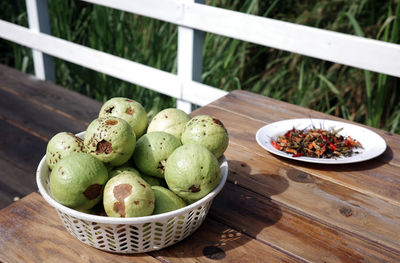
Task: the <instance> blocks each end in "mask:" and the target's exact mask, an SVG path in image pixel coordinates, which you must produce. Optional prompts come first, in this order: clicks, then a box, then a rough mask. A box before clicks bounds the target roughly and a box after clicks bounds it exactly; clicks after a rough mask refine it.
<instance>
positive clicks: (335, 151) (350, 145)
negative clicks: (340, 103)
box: [271, 128, 363, 158]
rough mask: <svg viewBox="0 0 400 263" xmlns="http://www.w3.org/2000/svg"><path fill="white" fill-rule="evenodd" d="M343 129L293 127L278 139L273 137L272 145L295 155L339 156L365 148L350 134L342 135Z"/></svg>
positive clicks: (315, 156) (350, 154)
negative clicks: (301, 128) (302, 128)
mask: <svg viewBox="0 0 400 263" xmlns="http://www.w3.org/2000/svg"><path fill="white" fill-rule="evenodd" d="M341 130H342V129H338V130H334V129H331V130H330V131H328V130H324V129H316V128H312V129H304V130H298V129H296V128H293V129H291V130H289V131H287V132H286V133H285V134H284V135H280V136H278V137H277V138H276V140H274V139H271V145H272V146H273V147H274V148H276V149H277V150H279V151H283V152H286V153H289V154H292V156H293V157H300V156H305V157H313V158H337V157H350V156H352V155H353V154H357V153H358V152H357V151H356V152H354V151H353V149H357V148H363V147H362V145H361V143H360V142H358V141H356V140H355V139H353V138H351V137H350V136H348V137H345V136H342V135H340V134H339V132H340V131H341Z"/></svg>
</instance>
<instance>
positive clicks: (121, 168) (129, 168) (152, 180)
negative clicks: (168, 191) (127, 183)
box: [109, 165, 161, 186]
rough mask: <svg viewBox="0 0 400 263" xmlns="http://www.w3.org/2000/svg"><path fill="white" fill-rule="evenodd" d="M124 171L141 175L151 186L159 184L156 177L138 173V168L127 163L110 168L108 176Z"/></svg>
mask: <svg viewBox="0 0 400 263" xmlns="http://www.w3.org/2000/svg"><path fill="white" fill-rule="evenodd" d="M124 171H130V172H132V173H134V174H136V175H138V176H140V177H142V178H143V179H144V180H145V181H146V182H147V183H148V184H149V185H151V186H153V185H160V184H161V182H160V180H159V179H158V178H156V177H154V176H150V175H146V174H141V173H139V171H138V170H136V169H135V168H134V167H132V166H129V165H122V166H118V167H115V168H114V169H112V170H111V171H110V173H109V174H110V178H112V177H114V176H116V175H118V174H120V173H122V172H124Z"/></svg>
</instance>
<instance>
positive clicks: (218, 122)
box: [212, 118, 224, 127]
mask: <svg viewBox="0 0 400 263" xmlns="http://www.w3.org/2000/svg"><path fill="white" fill-rule="evenodd" d="M212 121H213V122H214V123H215V124H217V125H219V126H221V127H224V125H223V124H222V122H221V121H220V120H218V119H215V118H213V119H212Z"/></svg>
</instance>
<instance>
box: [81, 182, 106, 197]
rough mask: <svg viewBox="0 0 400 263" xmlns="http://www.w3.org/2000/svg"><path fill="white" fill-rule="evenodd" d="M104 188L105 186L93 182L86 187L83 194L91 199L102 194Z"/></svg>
mask: <svg viewBox="0 0 400 263" xmlns="http://www.w3.org/2000/svg"><path fill="white" fill-rule="evenodd" d="M102 188H103V186H102V185H101V184H92V185H90V186H89V187H88V188H86V190H85V191H84V192H83V195H84V196H86V198H87V199H89V200H93V199H96V198H97V197H98V196H99V195H100V194H101V189H102Z"/></svg>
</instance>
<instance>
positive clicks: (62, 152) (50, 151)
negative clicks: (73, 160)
mask: <svg viewBox="0 0 400 263" xmlns="http://www.w3.org/2000/svg"><path fill="white" fill-rule="evenodd" d="M77 152H85V146H84V144H83V140H82V139H81V138H79V137H77V136H75V135H74V134H72V133H70V132H60V133H57V134H56V135H54V136H53V137H52V138H51V139H50V141H49V142H48V143H47V147H46V163H47V165H48V166H49V167H50V169H53V168H54V166H55V165H56V164H57V162H58V161H59V160H61V159H62V158H64V157H66V156H68V155H69V154H71V153H77Z"/></svg>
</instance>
